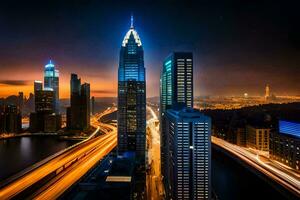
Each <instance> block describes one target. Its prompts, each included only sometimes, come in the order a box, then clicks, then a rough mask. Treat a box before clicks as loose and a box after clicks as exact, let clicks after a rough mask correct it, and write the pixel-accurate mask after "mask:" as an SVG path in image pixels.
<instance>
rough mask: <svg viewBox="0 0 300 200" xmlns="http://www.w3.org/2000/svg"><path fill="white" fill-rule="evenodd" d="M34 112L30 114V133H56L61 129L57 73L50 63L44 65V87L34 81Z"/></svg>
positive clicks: (40, 82) (39, 82)
mask: <svg viewBox="0 0 300 200" xmlns="http://www.w3.org/2000/svg"><path fill="white" fill-rule="evenodd" d="M34 105H35V111H34V112H32V113H30V126H29V127H30V131H31V132H46V133H47V132H56V131H57V130H59V129H60V128H61V115H60V112H59V71H58V70H57V69H56V68H55V65H54V64H53V63H52V61H51V60H50V62H49V63H48V64H47V65H45V69H44V85H43V82H42V81H34Z"/></svg>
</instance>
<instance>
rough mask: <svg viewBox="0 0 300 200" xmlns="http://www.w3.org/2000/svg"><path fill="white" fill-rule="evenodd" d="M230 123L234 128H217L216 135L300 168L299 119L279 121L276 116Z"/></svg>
mask: <svg viewBox="0 0 300 200" xmlns="http://www.w3.org/2000/svg"><path fill="white" fill-rule="evenodd" d="M249 113H250V112H249ZM249 115H250V114H249ZM238 120H240V119H238ZM228 124H229V126H232V127H228V129H227V131H225V130H224V129H223V128H220V127H218V128H216V127H214V128H213V130H214V131H213V132H214V133H213V134H214V135H215V136H217V137H220V138H223V139H224V140H226V141H228V142H231V143H233V144H237V145H238V146H242V147H247V148H252V149H255V150H259V151H263V152H266V153H269V157H270V158H271V159H273V160H276V161H278V162H281V163H283V164H285V165H288V166H290V167H291V168H293V169H294V170H296V171H300V122H299V121H291V120H285V119H283V118H282V119H279V120H277V118H276V117H275V120H274V122H266V121H256V122H249V121H248V122H246V120H245V121H243V122H242V123H237V124H231V123H230V122H229V123H228ZM222 131H225V132H226V133H225V134H224V133H222Z"/></svg>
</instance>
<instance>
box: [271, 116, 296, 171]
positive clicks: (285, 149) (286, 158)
mask: <svg viewBox="0 0 300 200" xmlns="http://www.w3.org/2000/svg"><path fill="white" fill-rule="evenodd" d="M269 153H270V158H272V159H274V160H277V161H279V162H281V163H283V164H285V165H288V166H290V167H292V168H294V169H295V170H297V171H298V172H300V122H299V121H287V120H280V121H279V126H278V130H274V131H271V134H270V151H269Z"/></svg>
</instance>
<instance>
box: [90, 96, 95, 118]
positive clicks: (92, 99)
mask: <svg viewBox="0 0 300 200" xmlns="http://www.w3.org/2000/svg"><path fill="white" fill-rule="evenodd" d="M91 113H92V115H94V114H95V97H94V96H92V98H91Z"/></svg>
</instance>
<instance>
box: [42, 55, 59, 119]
mask: <svg viewBox="0 0 300 200" xmlns="http://www.w3.org/2000/svg"><path fill="white" fill-rule="evenodd" d="M44 87H45V88H52V89H53V92H54V101H53V103H54V108H55V109H54V110H55V113H56V114H58V113H59V71H58V70H57V69H55V65H54V64H53V63H52V61H51V60H50V61H49V63H48V64H47V65H45V70H44Z"/></svg>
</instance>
